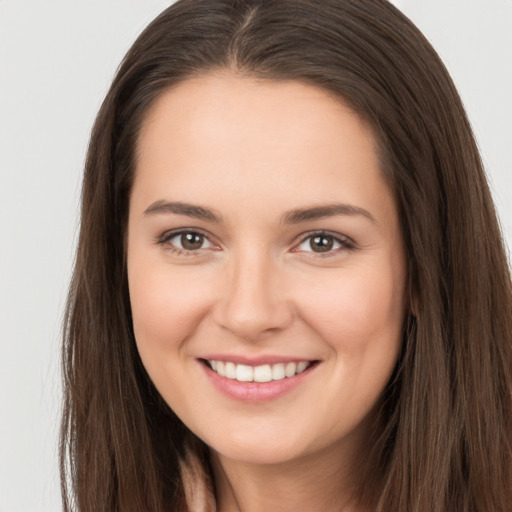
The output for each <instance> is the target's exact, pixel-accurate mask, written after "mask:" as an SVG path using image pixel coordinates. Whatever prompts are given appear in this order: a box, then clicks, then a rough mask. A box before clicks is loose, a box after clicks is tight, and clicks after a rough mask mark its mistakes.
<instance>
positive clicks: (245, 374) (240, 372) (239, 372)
mask: <svg viewBox="0 0 512 512" xmlns="http://www.w3.org/2000/svg"><path fill="white" fill-rule="evenodd" d="M253 377H254V370H253V368H252V366H246V365H245V364H237V365H236V377H235V378H236V380H238V381H240V382H252V381H253Z"/></svg>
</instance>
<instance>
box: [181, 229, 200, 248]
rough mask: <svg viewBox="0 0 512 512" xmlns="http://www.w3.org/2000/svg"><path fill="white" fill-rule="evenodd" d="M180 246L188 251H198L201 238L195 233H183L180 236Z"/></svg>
mask: <svg viewBox="0 0 512 512" xmlns="http://www.w3.org/2000/svg"><path fill="white" fill-rule="evenodd" d="M181 245H182V247H183V248H184V249H187V250H188V251H193V250H194V249H200V248H201V246H202V245H203V236H202V235H198V234H197V233H184V234H183V235H181Z"/></svg>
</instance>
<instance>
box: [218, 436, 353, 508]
mask: <svg viewBox="0 0 512 512" xmlns="http://www.w3.org/2000/svg"><path fill="white" fill-rule="evenodd" d="M347 455H348V454H347ZM211 461H212V469H213V474H214V480H215V488H216V494H217V512H268V511H269V510H272V511H273V512H296V511H297V510H300V511H301V512H317V511H318V510H322V511H323V512H331V511H332V512H360V509H358V508H356V507H355V506H354V504H353V503H352V497H353V490H354V484H355V482H354V481H353V478H352V475H351V470H350V468H351V467H353V464H352V462H353V457H345V458H342V459H340V452H339V451H338V450H332V446H331V447H330V450H328V451H326V453H321V454H318V453H317V454H315V456H303V457H302V458H301V459H299V460H297V459H296V460H293V461H289V462H283V463H279V464H252V463H249V462H242V461H235V460H231V459H228V458H226V457H223V456H222V455H220V454H219V453H216V452H213V451H212V453H211ZM349 462H350V463H349Z"/></svg>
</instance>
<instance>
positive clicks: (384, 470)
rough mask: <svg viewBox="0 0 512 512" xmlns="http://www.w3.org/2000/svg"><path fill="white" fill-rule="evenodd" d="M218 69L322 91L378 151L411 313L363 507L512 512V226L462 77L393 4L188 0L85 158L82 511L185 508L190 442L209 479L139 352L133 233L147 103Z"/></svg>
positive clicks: (78, 466)
mask: <svg viewBox="0 0 512 512" xmlns="http://www.w3.org/2000/svg"><path fill="white" fill-rule="evenodd" d="M216 70H231V71H233V72H236V73H239V74H242V75H247V76H251V77H259V78H265V79H270V80H299V81H302V82H305V83H309V84H313V85H315V86H317V87H320V88H323V89H324V90H326V91H329V92H331V93H334V94H336V95H338V96H339V97H340V98H342V99H343V101H345V102H346V103H348V104H349V105H351V107H352V108H353V109H354V110H355V111H356V112H357V113H359V114H360V115H361V116H362V117H363V118H364V119H365V120H366V121H367V122H368V123H369V124H370V126H371V127H372V128H373V131H374V134H375V137H376V139H377V140H378V142H379V147H380V158H381V165H382V169H383V172H384V173H385V174H386V176H387V177H388V179H389V182H390V183H391V185H392V187H393V190H394V193H395V196H396V200H397V205H398V208H399V212H400V216H401V222H402V230H403V236H404V240H405V245H406V249H407V255H408V279H409V289H410V304H411V312H410V314H409V317H408V319H407V322H406V326H405V329H404V340H403V346H402V350H401V354H400V357H399V360H398V362H397V366H396V369H395V372H394V374H393V377H392V379H391V381H390V382H389V384H388V386H387V388H386V389H385V391H384V392H383V394H382V397H381V399H380V401H379V403H378V404H377V407H376V411H377V413H378V418H379V421H376V423H375V425H376V426H375V433H374V439H372V442H371V443H368V444H369V447H370V449H369V450H367V452H366V453H365V454H364V457H363V456H362V460H363V461H365V462H364V463H362V464H361V467H360V468H359V470H360V472H361V480H362V483H363V485H361V489H360V492H359V495H358V496H359V502H360V503H361V504H362V505H363V506H365V507H367V508H368V509H372V510H377V511H380V512H454V511H457V512H459V511H460V512H462V511H467V512H476V511H480V512H501V511H506V510H512V286H511V279H510V271H509V267H508V263H507V258H506V256H505V251H504V248H503V242H502V238H501V233H500V229H499V226H498V222H497V219H496V214H495V210H494V207H493V202H492V199H491V196H490V193H489V189H488V185H487V182H486V177H485V173H484V170H483V167H482V163H481V160H480V157H479V154H478V150H477V147H476V144H475V141H474V137H473V135H472V132H471V128H470V126H469V123H468V120H467V118H466V114H465V112H464V109H463V107H462V104H461V101H460V98H459V96H458V94H457V92H456V90H455V87H454V85H453V83H452V81H451V79H450V77H449V75H448V73H447V71H446V69H445V68H444V66H443V64H442V63H441V61H440V59H439V57H438V56H437V54H436V53H435V51H434V50H433V49H432V47H431V46H430V44H429V43H428V42H427V41H426V40H425V38H424V37H423V36H422V34H421V33H420V32H419V31H418V29H417V28H416V27H415V26H414V25H413V24H412V23H411V21H409V20H408V19H407V18H406V17H405V16H404V15H402V14H401V13H400V12H399V11H398V10H397V9H396V8H394V7H393V6H392V5H391V4H389V3H388V2H386V1H384V0H322V1H321V2H314V1H308V0H180V1H178V2H177V3H176V4H174V5H172V6H171V7H169V8H168V9H167V10H165V11H164V12H163V13H162V14H161V15H160V16H159V17H158V18H157V19H156V20H154V21H153V22H152V23H151V24H150V25H149V27H148V28H147V29H146V30H145V31H144V32H143V33H142V34H141V35H140V37H139V38H138V39H137V41H136V42H135V44H134V45H133V47H132V48H131V49H130V51H129V52H128V54H127V55H126V57H125V59H124V60H123V62H122V64H121V66H120V68H119V70H118V73H117V75H116V77H115V79H114V81H113V84H112V86H111V88H110V91H109V92H108V94H107V97H106V98H105V100H104V103H103V105H102V107H101V110H100V112H99V114H98V117H97V120H96V123H95V126H94V129H93V133H92V137H91V141H90V146H89V151H88V156H87V161H86V166H85V174H84V182H83V191H82V210H81V214H82V218H81V228H80V237H79V243H78V250H77V256H76V264H75V269H74V274H73V280H72V284H71V288H70V293H69V299H68V305H67V315H66V322H65V332H64V351H63V366H64V383H65V404H64V413H63V419H62V427H61V477H62V490H63V499H64V508H65V510H66V511H69V510H72V509H76V510H79V511H81V512H84V511H94V512H97V511H100V510H108V511H121V510H123V511H124V510H130V511H132V510H137V511H169V510H178V509H180V507H183V506H184V505H183V500H184V491H183V485H182V482H181V473H180V470H179V461H180V460H181V459H182V458H183V451H184V447H185V446H186V445H189V446H191V445H193V446H196V448H195V450H196V452H197V454H196V455H198V456H199V458H200V460H201V464H203V466H204V469H205V472H206V474H207V473H208V471H209V469H208V461H207V457H206V449H205V448H204V445H202V443H201V442H200V441H198V440H193V439H192V438H193V436H192V434H191V433H190V432H189V431H188V429H187V428H186V427H185V426H184V425H183V424H182V423H181V421H180V420H179V419H178V418H177V417H176V416H175V414H174V413H173V411H171V410H170V409H169V407H168V406H167V405H166V404H165V403H164V401H163V400H162V398H161V397H160V396H159V394H158V392H157V391H156V390H155V388H154V386H153V384H152V383H151V380H150V379H149V377H148V375H147V374H146V372H145V370H144V368H143V366H142V363H141V361H140V358H139V356H138V353H137V349H136V346H135V341H134V335H133V330H132V325H131V313H130V302H129V296H128V289H127V277H126V268H125V251H124V237H125V231H126V223H127V214H128V200H129V194H130V188H131V182H132V179H133V173H134V167H135V163H136V157H135V150H136V143H137V136H138V131H139V128H140V126H141V122H142V120H143V118H144V115H145V113H146V112H147V110H148V107H149V106H150V105H152V104H153V102H154V101H155V99H156V98H157V97H158V96H159V95H160V94H161V93H162V92H163V91H164V90H167V89H168V88H169V87H172V85H173V84H176V83H179V82H182V81H184V80H186V79H187V78H189V77H192V76H194V75H196V74H205V73H208V72H212V71H216ZM191 439H192V440H193V443H192V444H191Z"/></svg>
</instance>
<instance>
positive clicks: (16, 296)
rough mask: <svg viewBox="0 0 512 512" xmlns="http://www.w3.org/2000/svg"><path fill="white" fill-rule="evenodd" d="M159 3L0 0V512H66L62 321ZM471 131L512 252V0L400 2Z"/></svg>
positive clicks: (137, 0) (161, 5)
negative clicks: (127, 89)
mask: <svg viewBox="0 0 512 512" xmlns="http://www.w3.org/2000/svg"><path fill="white" fill-rule="evenodd" d="M170 3H171V2H169V1H163V0H89V1H88V2H73V1H70V0H46V1H41V0H0V512H43V511H44V512H50V511H59V510H61V505H60V496H59V478H58V466H57V431H58V420H59V409H60V403H59V402H60V392H61V391H60V374H59V357H60V355H59V344H60V339H59V337H60V328H61V321H62V310H63V304H64V301H65V295H66V289H67V284H68V280H69V276H70V271H71V264H72V261H73V252H74V246H75V240H76V233H77V222H78V220H77V212H78V198H79V193H80V176H81V171H82V167H83V162H84V156H85V151H86V147H87V141H88V136H89V132H90V129H91V126H92V123H93V120H94V117H95V115H96V112H97V110H98V108H99V106H100V102H101V100H102V98H103V96H104V95H105V93H106V91H107V88H108V86H109V83H110V81H111V80H112V78H113V75H114V72H115V69H116V67H117V65H118V63H119V62H120V60H121V58H122V56H123V54H124V53H125V52H126V50H127V49H128V47H129V46H130V44H131V43H132V42H133V40H134V39H135V37H136V36H137V34H138V33H139V32H140V31H141V30H142V29H143V27H144V26H145V25H146V24H147V23H148V22H149V21H150V20H151V19H152V18H153V17H154V16H155V15H156V14H157V13H158V12H160V11H161V10H162V9H163V8H164V7H166V6H167V5H169V4H170ZM394 3H395V4H396V5H398V7H400V8H401V9H402V10H403V11H404V12H405V13H406V14H407V15H408V16H409V17H410V18H411V19H412V20H413V21H414V22H415V23H416V24H417V25H418V26H419V27H420V29H422V30H423V31H424V33H425V35H426V36H427V37H428V38H429V39H430V40H431V42H432V43H433V45H434V47H435V48H436V49H437V50H438V52H439V53H440V55H441V57H442V58H443V60H444V61H445V63H446V65H447V66H448V68H449V70H450V72H451V73H452V76H453V78H454V80H455V82H456V84H457V86H458V88H459V91H460V93H461V96H462V98H463V101H464V103H465V105H466V108H467V111H468V114H469V117H470V119H471V122H472V124H473V127H474V130H475V133H476V136H477V139H478V142H479V145H480V148H481V151H482V155H483V158H484V161H485V164H486V168H487V171H488V174H489V179H490V182H491V186H492V189H493V192H494V194H495V200H496V203H497V207H498V211H499V213H500V217H501V221H502V225H503V229H504V232H505V234H506V237H507V240H508V243H509V245H510V244H511V243H512V204H511V203H512V175H511V169H512V128H511V126H512V125H511V119H512V95H511V91H512V1H511V0H428V1H425V0H396V1H395V2H394Z"/></svg>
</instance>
